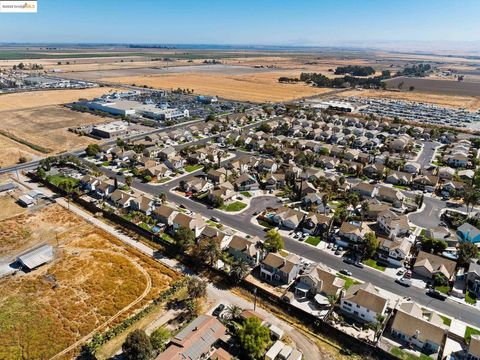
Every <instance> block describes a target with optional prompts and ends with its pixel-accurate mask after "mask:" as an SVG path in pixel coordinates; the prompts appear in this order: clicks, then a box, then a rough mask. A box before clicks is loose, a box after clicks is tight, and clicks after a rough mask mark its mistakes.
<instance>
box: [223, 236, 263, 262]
mask: <svg viewBox="0 0 480 360" xmlns="http://www.w3.org/2000/svg"><path fill="white" fill-rule="evenodd" d="M260 242H261V240H260V239H259V238H258V237H254V238H252V239H247V238H244V237H242V236H238V235H233V237H232V239H231V240H230V243H229V244H228V253H229V254H230V255H232V256H233V258H234V259H235V260H237V261H240V260H244V261H246V262H247V263H248V264H249V265H250V266H257V265H258V263H259V262H260V260H262V258H263V253H262V251H261V250H260V248H259V246H258V244H259V243H260Z"/></svg>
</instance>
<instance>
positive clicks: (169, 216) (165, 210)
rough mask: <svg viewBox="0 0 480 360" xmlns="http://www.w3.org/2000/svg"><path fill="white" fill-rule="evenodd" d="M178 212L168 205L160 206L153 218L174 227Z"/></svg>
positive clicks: (154, 212) (154, 211)
mask: <svg viewBox="0 0 480 360" xmlns="http://www.w3.org/2000/svg"><path fill="white" fill-rule="evenodd" d="M177 214H178V211H177V210H175V209H173V208H171V207H170V206H167V205H164V204H162V205H160V206H159V207H157V208H156V209H155V210H153V213H152V217H153V218H154V219H157V220H158V221H159V222H160V223H162V224H165V225H169V226H170V225H173V219H174V218H175V216H177Z"/></svg>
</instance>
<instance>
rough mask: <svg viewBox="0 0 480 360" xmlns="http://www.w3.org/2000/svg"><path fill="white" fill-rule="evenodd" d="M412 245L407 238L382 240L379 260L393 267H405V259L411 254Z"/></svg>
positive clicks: (378, 252)
mask: <svg viewBox="0 0 480 360" xmlns="http://www.w3.org/2000/svg"><path fill="white" fill-rule="evenodd" d="M411 247H412V243H411V242H410V241H408V239H407V238H405V237H403V238H395V239H393V240H391V239H380V245H379V247H378V250H377V255H378V259H379V260H380V261H382V262H386V263H388V264H390V265H391V266H393V267H400V266H403V263H404V262H405V259H406V258H407V256H408V255H409V254H410V249H411Z"/></svg>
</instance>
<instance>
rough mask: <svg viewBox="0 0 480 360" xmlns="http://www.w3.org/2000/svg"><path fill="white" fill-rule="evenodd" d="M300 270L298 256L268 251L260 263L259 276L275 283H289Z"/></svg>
mask: <svg viewBox="0 0 480 360" xmlns="http://www.w3.org/2000/svg"><path fill="white" fill-rule="evenodd" d="M299 271H300V258H299V257H298V256H297V255H294V254H289V255H288V256H287V257H283V256H282V255H280V254H278V253H269V254H268V255H267V257H266V258H265V259H263V261H262V262H261V263H260V278H262V279H263V280H265V281H267V282H269V283H271V284H275V285H285V284H290V283H291V282H292V281H293V280H295V278H296V277H297V275H298V272H299Z"/></svg>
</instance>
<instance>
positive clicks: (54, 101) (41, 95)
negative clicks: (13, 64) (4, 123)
mask: <svg viewBox="0 0 480 360" xmlns="http://www.w3.org/2000/svg"><path fill="white" fill-rule="evenodd" d="M113 90H114V89H112V88H108V87H98V88H92V89H78V90H43V91H32V92H21V93H14V94H0V112H1V111H5V110H22V109H33V108H37V107H40V106H48V105H59V104H65V103H69V102H72V101H77V100H78V99H80V98H86V99H90V98H93V97H97V96H100V95H103V94H105V93H108V92H109V91H113ZM2 117H3V115H2Z"/></svg>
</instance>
